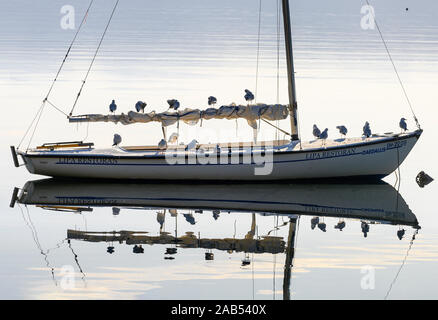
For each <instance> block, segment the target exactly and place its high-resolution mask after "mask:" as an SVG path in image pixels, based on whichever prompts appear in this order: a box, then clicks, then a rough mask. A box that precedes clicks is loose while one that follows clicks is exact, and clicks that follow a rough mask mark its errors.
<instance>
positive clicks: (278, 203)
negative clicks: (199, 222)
mask: <svg viewBox="0 0 438 320" xmlns="http://www.w3.org/2000/svg"><path fill="white" fill-rule="evenodd" d="M15 201H17V202H18V203H19V204H25V205H36V206H39V207H41V208H43V209H49V210H60V211H65V210H67V211H78V212H82V211H91V210H93V209H92V207H112V208H113V209H114V208H126V209H138V208H142V209H146V208H150V209H157V208H158V209H160V210H161V211H162V212H161V211H160V212H158V213H157V214H159V215H157V222H158V223H160V225H161V226H162V222H164V215H165V214H166V210H168V212H169V214H170V217H172V218H175V227H176V228H177V222H176V221H177V215H178V211H179V209H184V210H187V209H189V210H190V211H191V212H192V211H193V213H194V214H196V213H199V214H202V212H203V211H205V210H211V211H213V217H214V214H215V213H216V215H218V214H219V213H220V212H221V211H225V212H230V211H236V212H249V213H251V219H252V220H251V221H252V222H251V227H250V230H249V231H248V233H247V234H246V235H245V236H244V237H240V238H239V237H236V236H233V237H225V238H220V237H216V238H214V237H205V236H204V237H201V235H200V234H195V233H193V232H187V231H186V232H185V233H184V234H183V235H178V232H177V229H175V234H174V235H172V234H170V233H169V232H163V231H162V229H161V227H160V232H159V234H158V235H152V234H149V233H148V232H147V231H109V232H108V231H81V230H77V229H75V230H67V241H68V243H69V245H71V242H72V241H85V242H90V243H96V242H105V243H108V244H109V246H108V248H107V252H108V253H109V254H113V253H114V252H115V247H114V246H113V243H119V244H123V243H125V244H126V245H130V246H133V253H134V254H141V253H144V248H143V245H163V246H167V248H166V253H165V255H166V256H165V259H168V260H173V259H175V254H176V253H177V248H197V249H203V250H205V251H206V252H205V260H206V261H211V260H214V253H213V251H212V250H220V251H227V252H242V253H244V254H245V258H244V259H243V260H242V267H246V266H248V265H250V264H251V262H252V260H251V259H250V255H249V254H260V253H269V254H284V255H285V260H284V275H283V298H284V299H290V287H291V279H292V275H291V274H292V266H293V259H294V255H295V239H296V235H297V232H298V228H297V226H298V222H299V219H300V215H309V216H313V217H315V218H314V219H312V223H314V221H313V220H316V217H318V216H319V217H336V218H339V219H340V222H339V223H338V224H337V225H336V226H335V228H337V229H339V230H342V228H344V227H345V222H344V221H343V219H344V218H353V219H360V220H362V222H361V224H362V228H363V225H364V224H365V225H366V224H367V223H370V222H374V223H385V224H393V225H406V226H412V227H413V228H415V229H419V225H418V221H417V219H416V217H415V215H414V214H413V213H412V212H411V211H410V209H409V207H408V206H407V204H406V203H405V201H404V200H403V198H402V197H401V195H400V194H399V193H398V192H397V190H395V189H394V188H393V187H391V186H390V185H388V184H386V183H383V182H380V183H370V184H327V183H326V184H314V183H301V184H170V183H167V184H155V183H154V184H152V183H151V184H138V183H120V182H108V183H100V182H97V183H96V182H91V181H68V180H55V179H47V180H37V181H29V182H27V183H26V185H25V186H24V187H23V189H22V191H21V193H20V194H19V195H18V193H17V189H15V190H14V196H13V201H12V204H14V203H15ZM154 211H155V210H154ZM112 212H113V214H114V210H113V211H112ZM118 212H119V211H117V214H118ZM255 213H259V214H261V215H268V214H273V215H284V216H287V217H288V219H287V220H286V222H284V223H283V224H282V225H281V226H279V225H278V219H277V224H276V226H275V229H274V230H278V229H279V228H280V227H287V228H288V233H287V237H286V238H283V237H280V236H276V234H275V235H274V236H271V235H270V232H271V231H270V232H268V233H267V234H266V235H264V236H259V235H258V233H257V232H256V230H257V225H256V214H255ZM191 214H192V213H190V215H191ZM185 218H186V220H187V219H188V218H187V217H185ZM191 218H192V219H193V216H191ZM187 222H189V221H188V220H187ZM318 222H319V220H318V221H316V222H315V223H317V224H318ZM190 226H192V224H190ZM318 227H319V228H320V226H319V225H318ZM324 228H325V226H324ZM227 230H228V229H227ZM368 231H369V230H367V232H368ZM401 231H403V232H404V229H403V230H399V232H398V233H397V236H399V233H400V232H401ZM75 257H76V256H75Z"/></svg>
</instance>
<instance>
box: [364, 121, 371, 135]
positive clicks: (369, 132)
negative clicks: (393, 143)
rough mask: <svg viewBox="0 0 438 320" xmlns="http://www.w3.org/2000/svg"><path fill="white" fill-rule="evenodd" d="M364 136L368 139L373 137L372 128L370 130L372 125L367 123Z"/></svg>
mask: <svg viewBox="0 0 438 320" xmlns="http://www.w3.org/2000/svg"><path fill="white" fill-rule="evenodd" d="M363 135H364V136H365V137H367V138H369V137H370V136H371V128H370V124H369V123H368V121H367V122H365V125H364V126H363Z"/></svg>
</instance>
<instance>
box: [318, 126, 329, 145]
mask: <svg viewBox="0 0 438 320" xmlns="http://www.w3.org/2000/svg"><path fill="white" fill-rule="evenodd" d="M327 131H328V128H325V129H324V131H323V132H321V134H320V135H319V138H320V139H321V140H323V144H325V139H327V138H328V132H327Z"/></svg>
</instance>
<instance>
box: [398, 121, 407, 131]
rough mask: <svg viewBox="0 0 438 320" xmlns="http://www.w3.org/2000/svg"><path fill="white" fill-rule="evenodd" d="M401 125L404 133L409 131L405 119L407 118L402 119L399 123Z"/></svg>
mask: <svg viewBox="0 0 438 320" xmlns="http://www.w3.org/2000/svg"><path fill="white" fill-rule="evenodd" d="M399 125H400V128H401V129H402V130H403V131H407V130H408V125H407V124H406V119H405V118H401V119H400V123H399Z"/></svg>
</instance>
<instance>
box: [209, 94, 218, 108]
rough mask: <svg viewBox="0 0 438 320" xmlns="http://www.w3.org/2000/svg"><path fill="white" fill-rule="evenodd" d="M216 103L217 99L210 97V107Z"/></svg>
mask: <svg viewBox="0 0 438 320" xmlns="http://www.w3.org/2000/svg"><path fill="white" fill-rule="evenodd" d="M216 102H217V99H216V98H215V97H213V96H210V97H208V105H209V106H212V105H214V104H216Z"/></svg>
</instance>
